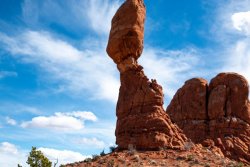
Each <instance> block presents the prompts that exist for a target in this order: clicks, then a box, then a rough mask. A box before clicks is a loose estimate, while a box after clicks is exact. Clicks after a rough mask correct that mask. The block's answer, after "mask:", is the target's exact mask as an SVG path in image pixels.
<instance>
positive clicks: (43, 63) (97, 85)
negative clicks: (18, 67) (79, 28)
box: [0, 31, 119, 102]
mask: <svg viewBox="0 0 250 167" xmlns="http://www.w3.org/2000/svg"><path fill="white" fill-rule="evenodd" d="M0 39H1V43H2V47H3V49H6V50H7V51H9V52H10V53H11V54H12V55H13V56H15V57H17V59H19V60H20V61H22V62H24V63H33V64H35V65H37V66H38V67H40V69H41V71H43V72H46V73H47V74H49V75H47V81H53V82H55V81H58V84H59V89H58V91H59V92H60V91H70V92H71V94H78V95H79V94H83V93H85V94H86V93H87V92H86V90H87V91H88V93H90V94H91V96H92V98H95V99H107V100H110V101H112V102H115V101H116V99H117V96H118V88H119V80H118V77H116V76H117V71H116V69H115V68H116V67H115V65H114V64H113V62H112V61H111V60H110V59H109V58H108V57H107V56H105V55H106V53H105V49H104V47H103V46H102V47H99V48H98V49H95V50H89V49H85V50H82V51H81V50H79V49H77V48H75V47H73V46H72V45H71V44H69V43H67V42H65V41H63V40H61V39H58V38H56V37H53V36H52V35H51V34H50V33H48V32H44V31H42V32H36V31H25V32H24V33H22V34H21V35H20V36H15V37H14V36H13V37H10V36H7V35H5V34H0Z"/></svg>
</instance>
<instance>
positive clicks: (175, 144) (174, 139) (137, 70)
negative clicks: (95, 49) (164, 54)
mask: <svg viewBox="0 0 250 167" xmlns="http://www.w3.org/2000/svg"><path fill="white" fill-rule="evenodd" d="M145 14H146V10H145V5H144V2H143V0H126V1H125V2H124V4H123V5H122V6H121V7H120V8H119V9H118V11H117V13H116V14H115V16H114V17H113V19H112V27H111V31H110V36H109V42H108V46H107V53H108V55H109V56H110V57H111V58H112V59H113V61H114V62H115V63H116V64H117V68H118V70H119V72H120V81H121V86H120V92H119V99H118V102H117V108H116V116H117V125H116V132H115V135H116V144H117V145H118V148H119V149H127V148H128V147H129V146H133V147H136V149H144V150H146V149H157V148H160V147H168V148H181V147H183V145H184V143H185V141H186V137H185V135H183V133H182V132H181V130H180V129H179V128H178V127H177V126H176V125H174V124H172V122H171V120H170V118H169V116H168V115H167V114H166V112H165V111H164V109H163V92H162V87H161V86H160V85H159V84H157V82H156V80H151V81H150V80H149V79H148V78H147V77H146V76H145V74H144V72H143V67H142V66H140V65H139V64H138V62H137V59H138V58H139V57H140V56H141V53H142V50H143V37H144V20H145Z"/></svg>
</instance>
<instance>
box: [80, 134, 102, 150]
mask: <svg viewBox="0 0 250 167" xmlns="http://www.w3.org/2000/svg"><path fill="white" fill-rule="evenodd" d="M76 143H77V144H81V145H85V146H88V147H95V148H104V147H105V143H104V142H103V141H101V140H98V139H97V138H95V137H94V138H81V139H79V140H77V141H76Z"/></svg>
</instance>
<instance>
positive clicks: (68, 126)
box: [21, 112, 97, 132]
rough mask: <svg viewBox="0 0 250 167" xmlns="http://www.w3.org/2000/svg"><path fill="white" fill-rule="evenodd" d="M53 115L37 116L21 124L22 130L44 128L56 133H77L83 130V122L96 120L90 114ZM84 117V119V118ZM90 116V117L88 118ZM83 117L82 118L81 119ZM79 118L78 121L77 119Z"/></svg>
mask: <svg viewBox="0 0 250 167" xmlns="http://www.w3.org/2000/svg"><path fill="white" fill-rule="evenodd" d="M85 114H86V112H85V113H84V112H78V113H77V112H73V113H60V112H58V113H55V115H53V116H48V117H46V116H38V117H34V118H32V120H31V121H27V122H23V123H22V124H21V127H23V128H46V129H52V130H56V131H59V132H60V131H63V132H66V131H69V132H70V131H78V130H82V129H83V128H84V120H92V121H95V120H96V119H97V118H96V116H95V115H94V114H93V113H92V114H91V112H87V114H86V115H85ZM84 116H85V117H84ZM90 116H91V117H90ZM82 117H84V118H82ZM79 118H80V119H79Z"/></svg>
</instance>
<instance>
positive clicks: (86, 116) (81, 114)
mask: <svg viewBox="0 0 250 167" xmlns="http://www.w3.org/2000/svg"><path fill="white" fill-rule="evenodd" d="M65 115H68V116H73V117H76V118H80V119H82V120H90V121H97V117H96V116H95V114H93V113H92V112H89V111H73V112H70V113H65Z"/></svg>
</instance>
